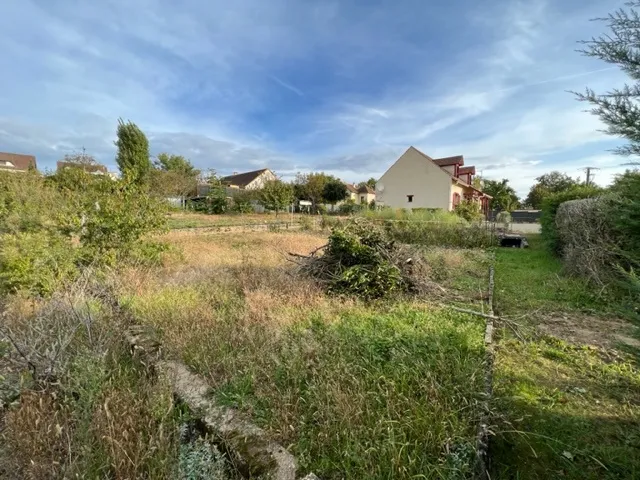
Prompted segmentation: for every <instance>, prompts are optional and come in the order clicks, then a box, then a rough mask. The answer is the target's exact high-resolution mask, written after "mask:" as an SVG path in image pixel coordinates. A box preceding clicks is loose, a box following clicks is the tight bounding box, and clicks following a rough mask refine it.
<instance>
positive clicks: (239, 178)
mask: <svg viewBox="0 0 640 480" xmlns="http://www.w3.org/2000/svg"><path fill="white" fill-rule="evenodd" d="M277 179H278V177H276V175H275V174H274V173H273V172H272V171H271V170H269V169H268V168H263V169H262V170H255V171H253V172H245V173H234V174H233V175H229V176H228V177H222V179H221V181H222V183H223V184H224V185H226V186H228V187H230V188H240V189H243V190H259V189H260V188H262V187H264V184H265V183H267V182H269V181H271V180H277Z"/></svg>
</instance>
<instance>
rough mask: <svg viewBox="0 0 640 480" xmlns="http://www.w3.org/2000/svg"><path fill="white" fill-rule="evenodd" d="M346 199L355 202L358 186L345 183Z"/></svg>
mask: <svg viewBox="0 0 640 480" xmlns="http://www.w3.org/2000/svg"><path fill="white" fill-rule="evenodd" d="M346 185H347V194H348V196H347V200H353V201H354V202H356V203H357V200H358V187H357V186H356V185H353V184H351V183H347V184H346Z"/></svg>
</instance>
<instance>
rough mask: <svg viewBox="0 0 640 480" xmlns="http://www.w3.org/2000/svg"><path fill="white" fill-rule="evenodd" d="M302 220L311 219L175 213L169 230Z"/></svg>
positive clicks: (265, 215) (269, 214) (258, 215)
mask: <svg viewBox="0 0 640 480" xmlns="http://www.w3.org/2000/svg"><path fill="white" fill-rule="evenodd" d="M301 218H309V215H300V214H294V215H293V216H292V215H291V214H287V213H280V214H278V216H277V217H276V215H275V214H274V213H245V214H224V215H207V214H203V213H188V212H174V213H171V214H170V215H169V222H168V223H169V228H175V229H179V228H197V227H215V226H230V225H247V224H259V223H273V222H291V221H294V222H297V221H299V220H300V219H301Z"/></svg>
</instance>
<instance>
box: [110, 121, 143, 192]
mask: <svg viewBox="0 0 640 480" xmlns="http://www.w3.org/2000/svg"><path fill="white" fill-rule="evenodd" d="M117 133H118V140H117V141H116V142H115V145H116V147H118V155H117V157H116V162H117V163H118V167H119V168H120V172H121V173H122V176H123V178H126V179H127V180H128V181H129V182H130V183H132V184H136V185H145V184H146V183H147V182H148V180H149V172H150V171H151V161H150V160H149V141H148V140H147V137H146V136H145V134H144V133H143V132H142V130H140V129H139V128H138V126H137V125H136V124H135V123H132V122H126V123H125V122H124V121H123V120H122V119H121V118H120V119H118V132H117Z"/></svg>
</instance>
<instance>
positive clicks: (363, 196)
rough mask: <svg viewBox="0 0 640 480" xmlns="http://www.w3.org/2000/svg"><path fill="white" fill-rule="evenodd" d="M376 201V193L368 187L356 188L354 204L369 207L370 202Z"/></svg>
mask: <svg viewBox="0 0 640 480" xmlns="http://www.w3.org/2000/svg"><path fill="white" fill-rule="evenodd" d="M375 199H376V191H375V190H374V189H373V188H371V187H369V186H368V185H363V186H361V187H360V188H358V193H357V196H356V203H360V204H364V205H369V204H370V203H371V201H372V200H375Z"/></svg>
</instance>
